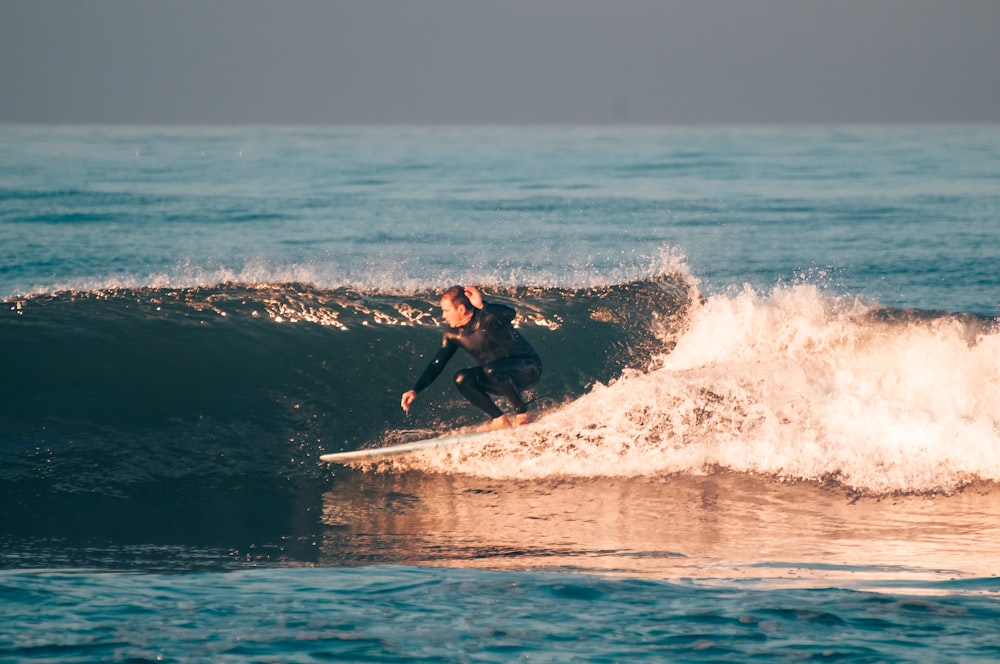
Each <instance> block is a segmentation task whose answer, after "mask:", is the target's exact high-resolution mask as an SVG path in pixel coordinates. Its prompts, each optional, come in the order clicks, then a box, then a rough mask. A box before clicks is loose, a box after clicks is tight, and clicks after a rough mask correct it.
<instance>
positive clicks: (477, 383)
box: [455, 367, 503, 420]
mask: <svg viewBox="0 0 1000 664" xmlns="http://www.w3.org/2000/svg"><path fill="white" fill-rule="evenodd" d="M492 382H493V381H491V380H490V379H488V378H487V377H486V374H485V373H484V372H483V370H482V369H481V368H479V367H471V368H469V369H462V370H461V371H459V372H458V373H456V374H455V387H457V388H458V391H459V392H461V393H462V396H464V397H465V398H466V399H468V400H469V403H471V404H472V405H473V406H476V407H477V408H481V409H482V410H484V411H485V412H486V414H487V415H489V416H490V417H491V418H493V419H494V420H495V419H497V418H499V417H503V411H502V410H500V409H499V408H497V405H496V404H495V403H493V399H491V398H490V397H489V394H488V392H489V391H490V387H492Z"/></svg>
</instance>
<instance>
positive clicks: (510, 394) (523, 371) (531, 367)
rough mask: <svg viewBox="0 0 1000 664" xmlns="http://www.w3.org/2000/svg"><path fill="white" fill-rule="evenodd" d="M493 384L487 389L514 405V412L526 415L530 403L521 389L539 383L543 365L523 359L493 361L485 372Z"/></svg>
mask: <svg viewBox="0 0 1000 664" xmlns="http://www.w3.org/2000/svg"><path fill="white" fill-rule="evenodd" d="M484 373H485V374H486V378H487V379H488V380H489V382H490V383H491V384H489V385H487V386H486V390H487V391H488V392H491V393H493V394H499V395H500V396H502V397H503V398H505V399H506V400H507V401H508V402H510V405H511V406H513V407H514V412H515V413H516V414H518V415H524V414H525V413H527V412H528V404H526V403H525V402H524V398H523V397H522V396H521V390H526V389H528V388H529V387H533V386H534V385H535V384H537V383H538V380H539V379H540V378H541V376H542V367H541V366H540V365H539V364H538V363H536V362H530V361H528V360H523V359H508V360H498V361H496V362H493V363H492V364H490V365H489V366H488V367H486V370H485V372H484Z"/></svg>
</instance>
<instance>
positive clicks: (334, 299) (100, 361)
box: [0, 277, 689, 525]
mask: <svg viewBox="0 0 1000 664" xmlns="http://www.w3.org/2000/svg"><path fill="white" fill-rule="evenodd" d="M438 298H439V294H438V293H436V292H431V291H426V292H416V293H411V294H403V295H398V294H381V293H363V292H358V291H355V290H352V289H346V288H342V289H328V290H322V289H317V288H315V287H312V286H307V285H304V284H261V285H245V284H226V285H221V286H212V287H193V288H177V289H170V288H139V289H114V290H95V291H86V292H63V293H57V294H50V295H38V296H32V297H26V298H20V299H14V300H8V301H6V302H5V303H4V306H3V311H2V314H0V354H2V365H3V367H4V373H5V379H4V381H3V382H2V385H0V429H2V430H3V432H4V433H3V438H2V443H0V459H2V463H0V491H2V493H3V494H5V495H4V496H3V503H4V505H5V506H8V509H7V510H4V511H6V512H7V515H6V518H7V519H13V520H14V521H17V522H23V523H22V525H24V524H29V523H31V522H32V521H33V519H34V517H33V516H32V515H33V514H34V513H36V512H37V510H38V509H44V511H52V510H51V509H50V508H51V507H52V505H48V506H47V507H43V506H42V505H40V504H39V501H41V503H47V502H50V501H51V502H54V503H58V502H59V501H62V500H67V499H71V500H73V501H74V502H78V501H81V500H89V501H96V503H95V504H96V505H97V506H99V507H100V506H106V505H107V504H109V503H114V504H118V503H120V502H122V499H124V500H125V501H126V502H128V501H132V502H136V501H138V503H141V504H143V505H144V506H145V507H144V508H143V509H150V510H154V511H155V510H159V511H157V512H156V513H160V512H162V511H163V510H166V509H169V510H176V509H181V510H183V509H184V507H183V506H184V505H187V506H189V507H190V509H192V510H198V509H201V505H202V503H203V501H204V500H206V496H209V497H210V498H209V499H210V500H211V501H214V502H219V501H220V498H219V496H229V498H224V499H223V500H230V499H232V500H235V501H236V502H239V501H241V500H244V499H246V495H245V494H249V495H251V496H252V497H253V498H252V499H253V500H256V501H261V502H267V501H270V500H273V498H274V496H275V495H278V496H279V497H280V496H281V495H284V494H286V493H288V492H292V493H294V492H295V491H296V487H298V486H300V485H302V484H303V483H309V482H313V481H316V480H320V481H322V480H324V479H326V478H328V477H329V468H328V467H327V466H326V465H325V464H319V463H317V457H318V456H319V455H320V454H321V453H323V452H326V451H330V450H342V449H353V448H358V447H362V446H365V445H371V444H375V443H377V442H379V441H392V440H400V439H404V438H407V437H409V438H414V437H421V436H426V435H431V434H432V433H433V432H439V431H441V430H443V429H447V428H449V427H451V426H461V425H467V424H472V423H475V422H477V421H479V420H480V419H481V418H482V415H481V414H479V413H478V411H475V409H473V408H472V407H470V406H468V405H467V404H465V403H464V401H463V400H462V399H461V398H460V397H459V396H458V395H457V392H456V391H455V390H454V388H453V387H452V386H451V385H450V380H447V379H446V378H447V376H448V375H450V373H451V372H452V371H454V370H457V369H458V368H461V367H462V366H463V365H462V364H460V362H461V361H462V358H461V357H456V358H455V360H453V361H452V365H453V366H450V367H448V369H449V370H451V371H450V372H448V373H446V375H445V376H442V377H441V378H440V379H439V380H438V381H437V382H436V383H435V384H434V385H433V386H432V387H431V388H429V389H428V390H427V391H426V392H425V393H424V394H422V395H421V399H420V400H419V401H418V403H417V404H416V406H415V407H414V409H413V415H411V416H410V417H405V416H404V415H403V413H402V411H401V410H400V408H399V395H400V394H401V393H402V392H403V391H405V390H406V389H409V387H410V386H411V385H412V383H413V382H414V381H415V380H416V377H417V376H418V375H419V373H420V372H421V371H422V370H423V368H424V366H425V363H426V362H427V361H428V359H429V357H430V356H431V355H433V353H434V352H435V351H436V349H437V346H438V344H439V343H440V325H441V321H440V318H439V316H440V314H439V309H438V307H437V300H438ZM491 298H492V299H494V300H496V301H509V302H511V303H512V304H514V305H515V306H516V307H517V308H518V311H519V313H520V314H521V322H520V324H521V325H522V327H523V328H524V333H525V335H526V336H527V337H528V338H529V340H530V341H531V342H532V344H533V345H534V346H535V347H536V349H537V350H538V351H539V353H540V354H541V355H542V356H543V358H545V362H546V374H545V376H544V378H543V381H542V383H541V384H540V385H539V387H538V392H537V394H535V395H534V396H535V397H537V399H538V402H539V404H543V405H548V406H550V407H551V406H552V405H554V404H557V403H563V402H566V401H572V400H573V399H575V398H578V397H579V396H580V395H582V394H584V393H585V392H586V391H587V389H589V388H590V387H591V386H592V385H594V384H597V383H604V382H607V381H609V380H611V379H613V378H614V377H615V376H617V375H620V374H621V372H622V371H623V370H624V369H625V368H627V367H643V366H645V365H646V364H648V362H649V360H650V358H651V357H653V356H654V355H655V354H656V353H658V352H660V350H661V349H662V341H661V340H660V338H659V337H658V336H657V334H658V331H657V330H658V328H656V327H655V326H651V325H649V322H650V321H661V320H662V321H670V320H673V321H676V320H682V319H683V316H682V314H681V312H682V311H683V310H684V309H685V308H686V306H687V304H688V300H689V285H688V283H687V281H686V280H685V279H684V278H683V277H667V278H662V279H652V280H644V281H637V282H632V283H627V284H621V285H617V286H609V287H599V288H588V289H582V290H573V289H560V288H516V289H515V288H511V289H508V290H503V289H498V290H495V291H493V292H492V293H491ZM667 325H668V327H669V326H670V325H673V323H667ZM465 359H466V360H467V359H468V358H465ZM238 496H242V497H238ZM279 502H280V501H279ZM178 505H181V506H182V507H180V508H178ZM157 506H159V507H157ZM166 506H169V507H166ZM55 512H57V513H58V512H60V510H58V509H56V510H55ZM244 512H246V511H244ZM74 513H75V510H74ZM243 518H246V517H245V516H244V517H243Z"/></svg>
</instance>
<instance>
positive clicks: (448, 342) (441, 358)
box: [413, 337, 458, 392]
mask: <svg viewBox="0 0 1000 664" xmlns="http://www.w3.org/2000/svg"><path fill="white" fill-rule="evenodd" d="M456 350H458V343H457V342H456V341H454V340H453V339H449V338H447V337H446V338H445V339H444V341H443V342H442V344H441V350H439V351H438V352H437V354H436V355H435V356H434V359H432V360H431V363H430V364H428V365H427V368H426V369H424V372H423V373H422V374H420V378H418V379H417V382H416V383H415V384H414V385H413V391H414V392H420V391H421V390H423V389H424V388H425V387H427V386H428V385H430V384H431V383H433V382H434V380H435V379H436V378H437V377H438V376H440V375H441V372H442V371H443V370H444V365H446V364H448V360H450V359H451V357H452V355H454V354H455V351H456Z"/></svg>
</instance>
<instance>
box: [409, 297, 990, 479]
mask: <svg viewBox="0 0 1000 664" xmlns="http://www.w3.org/2000/svg"><path fill="white" fill-rule="evenodd" d="M873 314H874V309H873V308H872V307H871V306H869V305H866V304H864V303H862V302H859V301H856V300H854V299H850V298H838V297H832V296H829V295H826V294H824V293H822V292H820V291H819V290H818V289H817V288H815V287H814V286H808V285H802V286H795V287H784V288H778V289H776V290H775V291H774V292H772V293H770V294H767V295H760V294H758V293H756V292H754V291H752V290H750V289H746V290H744V291H742V292H738V293H735V294H726V295H716V296H712V297H710V298H708V299H707V301H706V302H705V303H704V304H703V305H701V306H699V307H697V309H696V310H695V311H694V312H693V314H692V317H691V319H690V326H689V329H687V331H686V332H685V333H684V334H683V335H682V336H681V338H680V339H679V342H678V344H677V346H676V348H675V349H674V350H673V352H672V353H670V354H669V355H667V356H666V357H663V358H661V362H660V363H659V364H658V366H657V367H656V368H654V369H652V370H651V371H648V372H632V373H629V374H627V375H625V376H623V377H622V378H620V379H619V380H617V381H615V382H614V383H613V384H610V385H601V386H597V387H596V388H595V389H593V390H592V391H591V392H590V393H588V394H587V395H585V396H584V397H582V398H580V399H578V400H577V401H575V402H573V403H571V404H569V405H567V406H566V407H564V408H563V409H561V410H560V411H558V412H556V413H553V414H551V415H549V416H548V417H546V418H545V419H543V420H542V421H541V422H539V423H538V424H537V425H535V426H534V427H527V428H525V429H522V430H520V431H514V432H509V433H507V432H504V433H500V434H497V436H496V437H495V439H494V440H493V442H492V444H491V445H488V446H486V447H485V448H483V449H482V450H480V451H467V452H463V456H461V457H458V456H456V455H451V456H448V455H442V456H441V457H439V458H437V459H429V460H428V463H429V465H430V466H432V467H434V468H439V469H447V470H448V471H449V472H456V471H458V472H468V473H474V474H481V475H487V476H495V477H504V478H526V477H548V476H559V475H569V476H638V475H664V474H670V473H688V474H691V473H695V474H697V473H706V472H712V471H713V470H714V469H717V468H724V469H728V470H732V471H737V472H743V473H752V474H764V475H767V476H773V477H779V478H782V479H787V480H831V479H832V480H836V481H838V482H840V483H842V484H844V485H847V486H850V487H853V488H855V489H858V490H862V491H866V492H873V493H880V494H884V493H891V492H927V491H951V490H954V489H956V488H958V487H960V486H962V485H963V484H965V483H968V482H969V481H971V480H973V479H976V478H979V479H985V480H992V481H1000V334H998V332H997V331H996V330H995V329H993V330H992V331H991V330H979V331H975V330H973V329H971V328H970V327H969V325H968V323H965V322H962V321H961V320H959V319H952V318H938V319H934V320H919V319H913V320H910V321H898V320H897V321H889V320H886V319H885V318H884V317H879V316H877V315H873Z"/></svg>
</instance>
